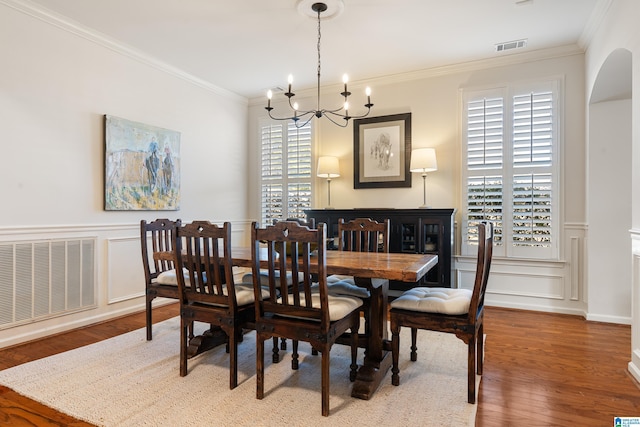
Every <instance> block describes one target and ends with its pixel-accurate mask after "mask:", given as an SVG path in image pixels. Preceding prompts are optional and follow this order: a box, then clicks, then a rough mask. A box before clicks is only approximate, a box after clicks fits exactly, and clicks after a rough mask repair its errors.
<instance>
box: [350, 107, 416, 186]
mask: <svg viewBox="0 0 640 427" xmlns="http://www.w3.org/2000/svg"><path fill="white" fill-rule="evenodd" d="M410 158H411V113H403V114H394V115H390V116H381V117H371V118H365V119H357V120H354V122H353V162H354V165H353V188H355V189H358V188H391V187H411V173H410V171H409V161H410Z"/></svg>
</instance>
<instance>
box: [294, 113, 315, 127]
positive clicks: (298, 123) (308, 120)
mask: <svg viewBox="0 0 640 427" xmlns="http://www.w3.org/2000/svg"><path fill="white" fill-rule="evenodd" d="M311 120H313V114H312V115H311V116H310V117H309V118H308V119H307V120H306V121H305V122H304V123H302V124H300V121H299V120H295V121H294V122H293V124H294V125H295V127H297V128H298V129H300V128H303V127H305V126H306V125H307V124H309V122H310V121H311Z"/></svg>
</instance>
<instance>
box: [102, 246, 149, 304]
mask: <svg viewBox="0 0 640 427" xmlns="http://www.w3.org/2000/svg"><path fill="white" fill-rule="evenodd" d="M106 241H107V277H108V279H107V303H108V304H113V303H117V302H120V301H125V300H129V299H134V298H138V297H141V296H144V270H143V267H142V256H141V248H140V237H139V236H136V237H124V238H111V239H107V240H106Z"/></svg>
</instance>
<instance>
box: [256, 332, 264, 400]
mask: <svg viewBox="0 0 640 427" xmlns="http://www.w3.org/2000/svg"><path fill="white" fill-rule="evenodd" d="M263 397H264V338H263V337H262V336H261V335H260V334H256V399H262V398H263Z"/></svg>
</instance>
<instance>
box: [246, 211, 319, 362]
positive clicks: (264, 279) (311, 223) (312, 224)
mask: <svg viewBox="0 0 640 427" xmlns="http://www.w3.org/2000/svg"><path fill="white" fill-rule="evenodd" d="M280 221H283V220H281V219H274V220H273V224H277V223H278V222H280ZM284 221H295V222H297V223H298V224H300V225H305V226H307V227H309V228H316V220H315V219H314V218H311V219H309V220H308V221H307V220H305V219H304V218H287V219H285V220H284ZM279 274H280V273H279V272H276V276H279ZM299 279H300V278H299ZM292 280H293V277H292V276H291V274H290V273H288V274H287V284H288V285H289V286H291V284H292ZM260 282H261V283H262V286H264V287H267V286H269V276H268V274H267V273H266V271H265V270H260ZM242 283H253V273H246V274H245V275H244V276H242ZM278 284H279V282H278ZM280 341H281V342H280V350H286V349H287V340H286V339H284V338H282V339H281V340H280ZM273 345H274V346H277V345H278V337H274V338H273ZM314 354H317V352H314ZM278 362H280V358H279V357H278V351H277V349H274V352H273V363H278Z"/></svg>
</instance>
